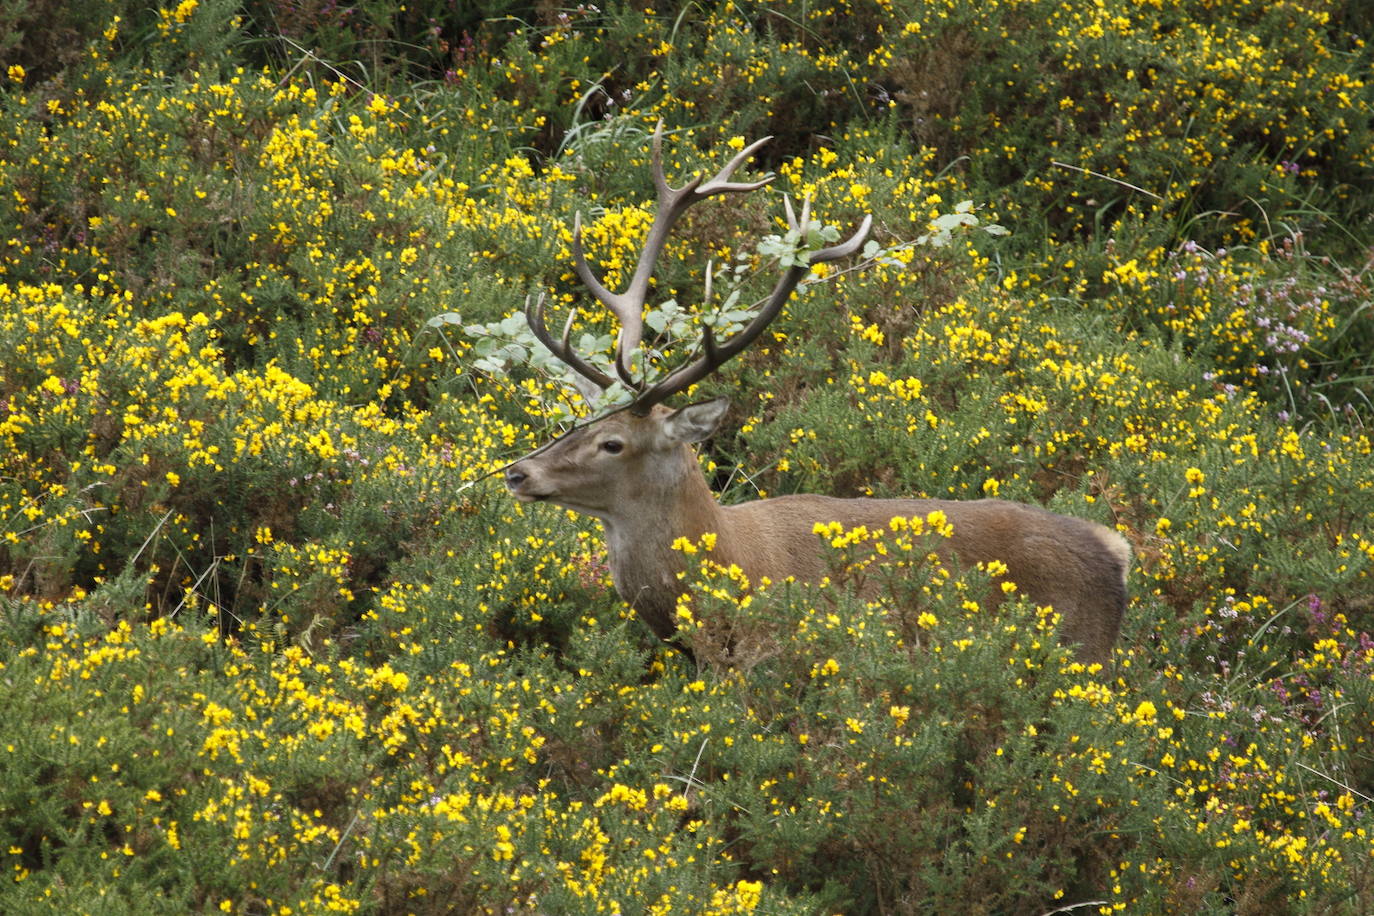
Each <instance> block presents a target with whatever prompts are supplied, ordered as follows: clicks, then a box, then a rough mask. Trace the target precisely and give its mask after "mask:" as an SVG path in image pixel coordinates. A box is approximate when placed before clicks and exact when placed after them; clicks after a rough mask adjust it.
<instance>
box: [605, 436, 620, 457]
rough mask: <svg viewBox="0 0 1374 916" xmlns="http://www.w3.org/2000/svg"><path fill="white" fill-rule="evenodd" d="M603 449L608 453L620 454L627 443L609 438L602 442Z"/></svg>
mask: <svg viewBox="0 0 1374 916" xmlns="http://www.w3.org/2000/svg"><path fill="white" fill-rule="evenodd" d="M601 450H602V451H603V452H605V453H606V454H608V455H619V454H620V453H621V452H623V451H625V443H624V442H621V441H620V440H619V439H607V440H606V441H605V442H603V443H601Z"/></svg>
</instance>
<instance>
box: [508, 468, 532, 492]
mask: <svg viewBox="0 0 1374 916" xmlns="http://www.w3.org/2000/svg"><path fill="white" fill-rule="evenodd" d="M528 477H529V475H528V474H525V473H523V472H522V471H517V470H515V469H514V468H506V486H507V487H509V488H510V489H512V490H514V489H515V488H516V487H518V486H520V484H522V483H524V482H525V480H526V478H528Z"/></svg>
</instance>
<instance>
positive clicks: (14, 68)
mask: <svg viewBox="0 0 1374 916" xmlns="http://www.w3.org/2000/svg"><path fill="white" fill-rule="evenodd" d="M27 75H28V74H27V73H26V72H25V70H24V68H23V67H21V66H19V65H18V64H10V69H9V77H10V82H11V83H22V82H24V77H25V76H27Z"/></svg>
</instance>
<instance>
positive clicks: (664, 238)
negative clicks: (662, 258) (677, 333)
mask: <svg viewBox="0 0 1374 916" xmlns="http://www.w3.org/2000/svg"><path fill="white" fill-rule="evenodd" d="M770 139H772V138H771V137H764V138H762V139H760V140H755V141H754V142H753V143H751V144H749V145H748V146H746V147H744V148H743V149H741V150H740V151H739V152H738V153H736V154H735V155H734V157H733V158H731V160H730V161H729V162H727V163H726V164H725V165H724V166H723V167H722V168H721V169H720V171H718V172H717V173H716V174H715V175H714V176H713V177H712V178H711V179H710V180H707V181H703V180H702V176H700V175H697V176H695V177H694V178H692V179H691V180H690V181H688V182H687V183H686V184H685V185H683V186H682V187H680V188H674V187H672V186H670V185H669V184H668V179H667V178H666V177H665V176H664V174H663V122H662V121H660V122H659V123H658V127H657V128H655V130H654V138H653V170H654V187H655V189H656V190H657V194H658V208H657V210H656V212H655V213H654V222H653V225H651V226H650V227H649V235H648V237H647V238H646V239H645V241H644V248H643V250H641V251H640V253H639V260H638V261H637V262H636V264H635V272H634V274H633V276H631V278H630V283H629V285H628V286H627V287H626V288H625V290H624V291H623V292H620V293H613V292H611V291H610V290H608V289H607V288H606V287H605V286H604V285H603V284H602V283H601V281H600V280H598V279H597V278H596V276H595V275H594V274H593V273H592V269H591V267H590V265H588V263H587V258H586V254H585V252H584V251H583V248H582V214H581V213H578V214H577V217H576V219H575V220H574V222H573V244H572V251H573V267H574V270H575V271H576V273H577V276H578V278H579V279H580V280H581V281H582V283H583V284H584V285H586V287H587V288H588V289H589V290H591V292H592V295H594V296H595V297H596V298H597V299H598V300H599V301H600V302H601V303H602V304H603V305H605V306H606V308H608V309H609V310H610V311H611V313H612V314H614V315H615V316H616V318H617V319H618V320H619V322H620V333H619V334H618V336H617V338H616V347H615V371H616V375H618V376H619V377H620V380H621V381H622V382H624V383H625V385H627V386H628V387H629V388H631V389H632V390H634V391H637V392H639V394H638V395H637V396H636V397H635V399H634V401H633V402H631V404H630V407H629V409H630V411H631V412H632V413H634V414H636V415H638V416H643V415H645V414H647V413H648V412H649V410H650V409H651V408H652V407H653V406H654V405H655V404H657V403H659V402H660V401H662V400H664V399H665V398H667V397H668V396H670V395H672V394H675V393H676V392H679V391H682V390H683V389H685V388H688V387H690V386H691V385H693V384H695V383H697V382H699V381H701V380H702V379H703V378H705V377H706V376H708V375H710V374H711V373H712V372H714V371H715V370H716V369H717V368H718V367H719V366H720V365H721V364H722V363H724V362H725V361H726V360H728V359H729V358H730V357H732V356H734V355H736V354H737V353H739V352H740V351H742V350H743V349H744V348H745V347H747V346H749V344H750V343H752V342H753V340H754V339H755V338H756V337H758V336H759V334H760V333H762V331H763V329H764V328H765V327H767V326H768V323H769V322H771V321H772V320H773V319H774V318H775V317H777V314H778V312H780V311H781V310H782V307H783V305H784V304H785V303H786V302H787V299H788V297H789V296H791V294H792V291H793V290H794V289H796V287H797V284H798V283H800V282H801V279H802V278H803V277H804V276H806V274H807V273H808V272H809V271H810V269H811V265H812V264H820V263H824V262H826V261H834V260H836V259H839V258H843V257H847V256H848V255H851V254H853V253H854V252H855V251H857V250H858V249H859V246H860V245H862V244H863V241H864V239H865V238H866V237H867V235H868V230H869V226H870V224H871V223H872V217H871V216H866V217H864V221H863V223H862V225H860V226H859V229H858V231H856V232H855V233H854V235H852V236H851V237H850V238H849V239H847V240H845V241H844V242H841V243H840V244H838V245H832V246H831V247H829V248H824V249H822V250H820V251H816V252H813V253H812V254H811V255H810V256H809V257H808V258H807V260H806V263H804V264H794V265H792V266H790V267H789V268H788V269H787V271H786V272H785V273H784V274H783V276H782V277H781V278H779V280H778V283H777V285H776V286H775V287H774V288H773V292H772V294H771V295H770V296H769V297H768V298H767V299H766V300H764V304H763V307H762V308H761V309H760V310H759V312H758V313H757V314H756V315H755V316H754V317H753V319H752V320H751V321H750V322H749V323H748V324H747V325H745V327H744V328H742V329H741V330H740V331H739V332H737V333H736V334H735V335H733V336H732V337H730V339H729V340H727V341H726V342H725V343H724V344H717V343H716V339H715V335H714V334H713V333H712V331H711V329H710V328H709V327H706V328H703V329H702V348H701V349H702V353H701V356H700V357H698V358H697V359H696V360H694V361H693V362H691V363H690V364H688V365H686V366H683V367H681V368H679V369H677V370H675V371H674V372H672V373H670V374H669V375H668V376H667V377H666V378H664V379H662V380H660V381H658V382H657V383H655V384H654V385H652V386H651V387H648V388H645V385H644V381H643V380H642V379H640V380H636V379H635V378H634V377H633V375H632V373H631V371H630V361H631V359H632V357H633V354H634V352H635V351H636V350H638V349H639V345H640V343H641V341H642V340H643V337H644V304H645V300H646V299H647V297H648V295H649V279H650V277H651V276H652V275H653V270H654V264H655V262H656V261H657V260H658V257H659V255H661V254H662V253H663V248H664V246H665V245H666V244H667V243H668V237H669V234H670V233H671V232H672V229H673V226H674V225H675V224H676V223H677V221H678V220H679V219H680V218H681V217H682V214H683V213H685V212H686V211H687V208H688V207H690V206H692V205H693V204H695V203H697V202H699V201H702V200H705V199H707V198H708V197H714V196H717V195H720V194H739V193H746V192H749V191H756V190H758V189H759V188H761V187H763V186H764V185H766V184H768V183H770V182H771V181H772V180H773V176H772V175H768V176H766V177H764V178H762V179H759V180H758V181H738V182H736V181H731V180H730V177H731V176H732V175H733V174H734V173H735V172H736V171H737V170H738V169H739V167H740V166H741V165H743V164H744V161H745V160H746V159H748V158H749V157H750V156H752V155H753V154H754V153H755V151H757V150H758V149H759V147H761V146H763V144H765V143H767V142H768V141H769V140H770ZM784 203H785V205H786V209H787V222H788V225H789V226H790V227H791V228H792V229H793V231H796V232H801V231H804V230H805V227H806V226H807V223H808V222H809V220H810V215H811V204H810V201H809V200H808V201H806V202H805V203H804V204H803V206H802V216H801V220H800V222H799V221H798V220H797V218H796V216H795V215H794V214H793V212H792V205H791V203H790V202H789V201H787V199H786V198H784ZM706 282H707V298H709V297H710V292H709V290H710V282H711V277H710V269H709V268H708V270H707V279H706ZM525 319H526V321H528V322H529V325H530V330H532V331H533V332H534V335H535V337H536V338H538V339H539V341H540V343H542V344H543V345H544V346H546V347H548V349H549V351H550V352H552V353H553V354H554V356H556V357H557V358H558V359H560V360H562V361H563V362H564V363H566V364H567V365H568V367H569V368H571V369H572V370H573V371H574V372H576V373H577V374H578V375H581V376H582V377H583V378H585V379H587V380H588V381H590V382H592V383H593V384H595V385H596V386H597V387H599V388H601V389H603V390H604V389H606V388H607V387H609V386H610V385H611V384H612V383H613V382H614V379H612V378H611V377H610V376H608V375H606V374H605V373H604V372H601V371H600V370H599V369H596V368H594V367H593V366H591V365H590V364H588V363H587V362H586V361H585V360H583V359H582V358H581V357H579V356H577V354H576V353H574V352H573V350H572V347H571V345H570V344H569V337H570V335H571V333H572V316H571V315H570V316H568V323H567V325H566V326H565V327H564V329H563V335H562V338H561V340H558V341H555V340H554V338H553V335H551V334H550V333H549V331H548V327H547V326H546V324H545V320H544V297H543V296H542V295H541V296H540V297H538V299H537V301H534V302H533V303H532V302H531V301H530V300H528V299H527V300H526V302H525Z"/></svg>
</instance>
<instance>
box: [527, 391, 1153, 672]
mask: <svg viewBox="0 0 1374 916" xmlns="http://www.w3.org/2000/svg"><path fill="white" fill-rule="evenodd" d="M727 407H728V404H727V402H726V401H725V400H724V399H718V400H716V401H708V402H706V403H704V404H696V405H692V406H689V407H684V408H682V409H680V410H677V411H673V410H669V409H668V408H666V407H663V406H662V405H655V406H654V407H653V409H652V410H650V411H649V413H648V415H647V416H643V417H640V416H635V415H634V414H633V413H631V412H629V411H622V412H620V413H617V414H613V415H611V416H609V417H607V418H605V419H603V420H600V421H598V422H596V423H593V424H591V425H590V426H587V427H585V428H582V429H579V430H577V431H576V432H573V433H572V434H570V435H568V436H566V437H564V438H563V439H561V440H558V441H557V442H555V443H553V444H552V445H550V446H548V447H547V448H545V449H543V450H541V451H540V452H537V453H535V454H534V455H531V456H529V457H527V458H525V459H522V460H521V461H518V462H516V463H515V464H514V465H512V466H511V467H510V468H508V469H507V472H506V482H507V485H508V486H509V488H510V490H511V492H512V493H513V494H514V495H515V496H516V497H517V498H518V499H520V500H521V501H524V502H532V501H547V502H550V503H553V504H554V505H558V506H563V507H565V508H568V509H572V510H574V511H576V512H580V513H582V514H585V515H591V516H594V517H595V518H598V519H600V520H601V522H602V524H603V525H604V526H605V529H606V544H607V548H608V550H609V553H610V566H611V575H612V576H613V578H614V580H615V586H616V591H617V592H618V593H619V594H620V596H621V597H622V598H623V599H624V600H625V601H626V602H627V603H628V604H630V605H631V606H632V607H633V608H634V609H635V611H636V612H637V613H638V614H639V615H640V616H641V617H642V618H643V620H644V621H645V623H647V624H648V625H649V627H650V628H651V629H652V630H653V631H654V632H655V633H656V634H658V635H659V636H660V637H662V638H665V639H666V638H668V637H670V636H671V635H672V633H673V631H674V624H673V614H674V610H675V608H676V601H677V598H678V596H679V595H680V594H682V592H683V590H684V587H683V583H682V582H681V581H680V580H679V579H678V575H677V574H678V573H679V572H680V571H682V569H683V568H684V558H683V556H682V554H681V553H680V552H679V551H675V550H673V549H672V546H671V545H672V543H673V542H674V540H676V539H677V538H679V537H686V538H689V539H698V538H700V537H701V536H702V535H703V534H706V533H708V532H713V533H715V534H716V538H717V539H716V544H715V548H714V550H713V552H712V559H714V560H715V561H717V562H719V563H722V564H726V565H729V564H737V565H738V566H739V567H740V568H741V569H742V570H743V571H744V573H745V574H746V575H747V576H748V577H749V579H750V581H753V582H757V581H759V580H760V579H762V578H764V577H767V578H769V579H771V580H773V581H781V580H782V579H785V578H787V577H789V576H791V577H794V578H795V579H796V580H797V581H799V582H806V583H815V582H818V581H819V580H821V579H822V578H823V577H824V576H825V575H826V573H827V565H826V560H825V557H824V555H823V552H822V549H821V539H820V538H818V537H817V536H816V534H815V533H814V531H813V527H814V526H815V524H816V523H817V522H840V523H841V524H843V525H844V526H845V527H846V528H853V527H855V526H858V525H866V526H868V527H869V528H870V529H874V528H882V527H886V525H887V523H888V521H889V520H890V519H892V518H893V517H896V516H904V517H911V516H917V515H920V516H925V515H928V514H929V513H930V512H932V511H934V510H936V509H939V510H942V511H943V512H944V513H945V515H946V517H947V518H948V520H949V522H950V524H951V526H952V527H953V535H952V537H951V538H950V539H949V540H948V541H944V539H937V540H938V541H940V543H939V544H937V550H939V551H941V552H944V551H948V552H949V553H950V554H952V555H953V558H954V559H957V560H958V561H959V562H960V563H963V564H973V563H978V562H986V561H989V560H1000V561H1002V562H1003V563H1005V564H1006V566H1007V569H1008V572H1007V575H1006V578H1008V579H1010V580H1011V581H1013V582H1015V583H1016V585H1017V587H1018V588H1019V590H1021V591H1022V592H1024V593H1025V594H1026V595H1028V596H1029V597H1030V598H1031V599H1032V600H1034V601H1035V602H1036V603H1038V604H1049V605H1053V606H1054V609H1055V610H1056V611H1057V612H1058V613H1059V615H1060V617H1061V625H1060V632H1061V637H1062V639H1063V641H1064V642H1065V643H1068V644H1074V645H1076V646H1078V647H1079V648H1078V650H1077V651H1078V655H1079V658H1080V659H1081V660H1083V661H1084V662H1086V663H1092V662H1100V663H1105V662H1106V661H1107V660H1108V659H1109V658H1110V657H1111V650H1112V645H1113V643H1115V641H1116V638H1117V634H1118V632H1119V631H1120V628H1121V619H1122V614H1123V611H1124V608H1125V603H1126V573H1127V569H1128V567H1129V565H1130V560H1131V550H1130V547H1129V546H1128V545H1127V543H1126V541H1125V539H1124V538H1122V537H1121V536H1120V535H1118V534H1117V533H1116V532H1114V531H1111V530H1110V529H1108V528H1106V527H1104V526H1102V525H1099V524H1096V523H1095V522H1089V521H1084V520H1082V519H1077V518H1071V517H1068V516H1063V515H1057V514H1055V513H1053V512H1049V511H1047V510H1045V509H1042V508H1039V507H1036V506H1029V505H1025V504H1022V503H1014V502H1006V501H1003V500H996V499H980V500H969V501H963V500H943V499H837V498H835V497H830V496H814V495H795V496H781V497H776V498H773V499H759V500H754V501H752V502H745V503H740V504H738V505H733V506H723V505H721V504H720V503H718V502H717V501H716V499H715V497H714V496H713V495H712V494H711V491H710V488H709V487H708V486H707V483H706V480H705V478H704V476H703V475H702V473H701V470H700V468H699V467H698V465H697V459H696V455H695V453H694V451H693V450H692V448H691V443H695V442H700V441H702V440H703V439H706V438H707V437H709V436H710V435H711V434H712V433H713V432H714V431H715V429H716V427H717V425H718V424H719V422H720V420H721V418H722V417H723V416H724V413H725V410H726V408H727Z"/></svg>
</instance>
